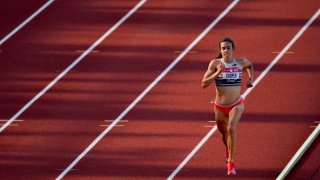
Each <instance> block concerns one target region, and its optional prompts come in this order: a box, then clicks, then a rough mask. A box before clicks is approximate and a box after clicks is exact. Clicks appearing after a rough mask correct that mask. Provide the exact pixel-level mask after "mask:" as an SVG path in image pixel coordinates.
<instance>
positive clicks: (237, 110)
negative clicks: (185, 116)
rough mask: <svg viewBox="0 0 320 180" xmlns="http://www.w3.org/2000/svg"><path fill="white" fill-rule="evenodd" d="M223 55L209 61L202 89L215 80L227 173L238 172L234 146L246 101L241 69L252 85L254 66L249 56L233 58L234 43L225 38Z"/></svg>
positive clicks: (220, 43)
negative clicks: (247, 57)
mask: <svg viewBox="0 0 320 180" xmlns="http://www.w3.org/2000/svg"><path fill="white" fill-rule="evenodd" d="M219 47H220V55H219V56H218V57H217V59H214V60H212V61H211V62H210V64H209V67H208V70H207V72H206V73H205V74H204V77H203V79H202V84H201V85H202V87H203V89H204V88H206V87H208V86H209V85H210V84H211V83H213V82H215V87H216V88H215V89H216V97H215V100H214V101H212V103H213V105H214V112H215V119H216V122H217V127H218V129H219V131H220V132H221V134H222V139H223V143H224V144H225V146H226V154H225V156H226V161H227V167H228V172H227V173H228V175H231V174H236V171H235V168H234V149H235V143H236V127H237V124H238V122H239V120H240V118H241V115H242V113H243V111H244V103H243V100H242V98H241V96H240V91H241V82H242V69H245V70H246V72H247V74H248V78H249V79H248V81H247V87H249V88H250V87H252V86H253V66H252V63H251V62H250V61H248V60H247V59H246V58H234V57H233V51H234V50H235V46H234V42H233V40H232V39H231V38H229V37H226V38H224V39H222V40H221V41H220V42H219Z"/></svg>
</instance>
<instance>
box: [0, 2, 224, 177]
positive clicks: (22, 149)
mask: <svg viewBox="0 0 320 180" xmlns="http://www.w3.org/2000/svg"><path fill="white" fill-rule="evenodd" d="M179 2H181V1H178V3H175V4H174V7H172V2H171V1H167V2H161V3H160V2H150V6H147V8H144V9H143V10H142V11H141V13H140V14H137V15H136V16H134V17H135V18H134V17H133V18H132V19H131V20H130V21H128V23H127V24H126V26H125V27H121V28H120V29H119V30H118V31H117V33H115V34H113V36H112V37H110V38H109V39H108V40H107V41H106V43H105V44H104V43H103V44H102V45H101V46H99V47H98V48H97V53H92V54H91V55H90V57H88V59H86V61H83V62H81V63H80V64H79V66H77V67H76V68H75V69H74V70H73V71H72V72H71V73H70V74H68V75H67V76H66V77H65V78H64V79H63V80H62V81H61V82H59V83H58V84H57V85H56V86H54V87H53V89H51V90H50V92H48V93H47V94H45V96H43V98H41V100H40V101H37V102H36V103H35V104H34V105H33V106H32V107H31V108H30V109H28V111H27V112H25V113H24V114H23V115H22V116H21V119H24V120H25V121H24V122H23V123H21V124H20V125H19V128H10V129H8V131H6V132H5V134H3V135H4V136H2V137H0V138H2V139H3V140H5V141H2V142H4V143H3V144H4V147H6V149H5V150H4V152H3V153H2V156H3V157H5V158H4V159H3V161H2V163H1V165H6V167H8V166H9V167H15V168H16V170H17V171H18V172H19V173H15V174H14V173H13V172H11V171H8V172H5V175H6V176H9V177H11V178H13V177H16V176H21V175H26V174H28V175H29V176H30V177H32V178H35V179H37V178H40V179H41V178H43V177H52V176H54V174H59V172H60V171H61V168H63V167H65V164H66V162H70V161H71V160H72V159H74V157H75V156H76V155H77V154H78V152H80V151H81V150H83V149H84V147H85V146H86V145H87V144H88V142H91V140H92V139H94V137H96V136H97V135H98V133H100V132H101V128H104V127H99V125H100V124H101V123H102V122H103V120H104V119H114V118H115V117H116V116H117V115H118V114H119V113H120V112H121V111H122V110H123V109H124V107H126V106H127V105H128V104H129V103H130V102H132V100H133V99H134V98H135V97H136V95H137V94H139V93H140V92H141V91H142V90H143V89H144V88H145V87H146V86H147V85H148V84H149V82H151V81H152V80H153V79H154V78H155V77H156V76H157V75H158V74H159V72H160V71H162V70H163V69H164V68H165V67H166V66H167V65H168V64H169V63H170V62H171V61H172V59H174V58H175V57H176V56H177V54H176V53H175V51H176V50H180V49H183V48H185V47H186V46H187V45H188V43H190V42H191V40H193V39H194V38H195V37H196V36H197V35H198V32H201V31H202V30H203V28H204V27H206V26H207V24H208V23H209V22H210V21H212V12H211V8H212V7H211V8H208V7H206V5H208V4H210V3H211V2H210V1H206V3H205V4H200V5H199V4H198V2H197V3H196V2H193V1H189V2H190V3H186V4H183V3H179ZM183 2H185V1H183ZM194 5H195V6H196V7H197V8H199V9H200V10H198V11H194V10H193V12H195V13H197V14H196V15H194V16H190V14H189V13H190V10H192V8H194V7H195V6H194ZM226 5H227V3H217V4H216V6H214V7H213V9H214V13H216V14H218V13H219V10H222V9H223V8H224V7H225V6H226ZM163 6H164V7H165V8H163V9H162V10H161V12H160V13H159V12H158V13H156V14H155V13H154V9H155V8H158V7H160V8H161V7H163ZM176 11H177V15H176V16H173V15H174V14H175V12H176ZM202 11H205V12H202ZM168 13H169V14H168ZM146 17H149V18H146ZM199 18H200V19H201V21H196V20H198V19H199ZM178 20H180V21H178ZM187 22H188V23H189V24H187ZM138 27H139V28H138ZM168 27H169V29H172V32H171V33H168V30H167V28H168ZM190 27H192V29H188V28H190ZM128 32H129V33H128ZM181 32H183V34H181ZM148 33H149V34H148ZM40 37H41V36H40ZM40 37H39V38H40ZM42 37H43V36H42ZM164 39H165V40H168V41H167V43H168V44H166V43H164V42H163V40H164ZM51 40H54V39H51ZM56 42H58V39H57V40H56ZM146 52H147V53H146ZM141 63H142V64H143V66H141ZM119 72H120V73H119ZM124 78H125V79H124ZM128 81H129V82H130V83H128ZM120 93H121V94H120ZM119 99H120V100H119ZM89 156H90V155H89ZM26 157H28V161H26V162H25V163H24V164H21V165H17V164H16V162H17V161H16V160H15V159H23V158H26ZM42 159H46V160H47V161H46V162H44V161H42ZM18 162H19V161H18ZM34 169H37V171H41V173H38V174H34V173H32V171H33V170H34ZM72 172H73V171H72Z"/></svg>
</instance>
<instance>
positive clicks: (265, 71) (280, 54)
mask: <svg viewBox="0 0 320 180" xmlns="http://www.w3.org/2000/svg"><path fill="white" fill-rule="evenodd" d="M319 13H320V9H319V10H318V11H317V12H316V13H315V14H314V15H313V16H312V17H311V18H310V19H309V21H308V22H307V23H306V24H305V25H304V26H303V27H302V28H301V29H300V31H299V32H298V33H297V34H296V35H295V36H294V37H293V38H292V39H291V41H290V42H289V43H288V44H287V45H286V46H285V47H284V49H282V51H281V52H280V53H279V54H278V55H277V56H276V58H275V59H274V60H273V61H272V62H271V63H270V64H269V66H268V67H267V68H266V69H265V70H264V71H263V72H262V73H261V74H260V76H259V77H258V78H257V79H256V80H255V81H254V82H253V86H256V85H257V84H258V83H259V82H260V81H261V79H262V78H264V77H265V76H266V75H267V73H268V72H269V71H270V69H271V68H272V67H273V66H274V65H275V64H276V63H277V62H278V61H279V60H280V58H281V57H282V56H283V55H284V54H285V53H286V52H287V51H288V50H289V48H290V47H291V46H292V45H293V44H294V43H295V42H296V41H297V40H298V38H299V37H300V36H301V35H302V34H303V33H304V31H305V30H307V28H308V27H309V26H310V25H311V23H312V22H313V21H314V20H315V19H316V18H317V17H318V16H319ZM252 90H253V88H250V89H247V90H246V91H245V92H244V93H243V95H242V98H243V99H245V98H246V96H247V95H248V94H249V93H250V92H251V91H252Z"/></svg>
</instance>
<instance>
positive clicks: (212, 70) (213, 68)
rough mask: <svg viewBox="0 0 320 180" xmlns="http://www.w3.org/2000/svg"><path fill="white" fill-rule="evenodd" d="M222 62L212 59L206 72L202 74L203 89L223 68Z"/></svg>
mask: <svg viewBox="0 0 320 180" xmlns="http://www.w3.org/2000/svg"><path fill="white" fill-rule="evenodd" d="M223 68H224V67H223V64H222V63H221V62H219V61H217V60H212V61H211V62H210V64H209V66H208V70H207V72H206V73H205V74H204V76H203V78H202V82H201V86H202V88H203V89H205V88H207V87H208V86H209V85H210V84H211V83H213V82H214V80H215V79H216V78H217V77H218V75H219V74H220V73H221V71H222V69H223Z"/></svg>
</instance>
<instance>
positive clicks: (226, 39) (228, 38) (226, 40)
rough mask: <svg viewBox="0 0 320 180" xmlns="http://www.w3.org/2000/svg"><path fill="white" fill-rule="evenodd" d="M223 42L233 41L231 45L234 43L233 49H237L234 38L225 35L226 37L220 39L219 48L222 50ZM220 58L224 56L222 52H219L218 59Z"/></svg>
mask: <svg viewBox="0 0 320 180" xmlns="http://www.w3.org/2000/svg"><path fill="white" fill-rule="evenodd" d="M222 42H229V43H231V45H232V49H233V50H235V49H236V47H235V46H234V42H233V40H232V39H231V38H230V37H225V38H223V39H221V40H220V41H219V50H220V48H221V43H222ZM220 58H222V54H221V53H219V55H218V57H217V59H220Z"/></svg>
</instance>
